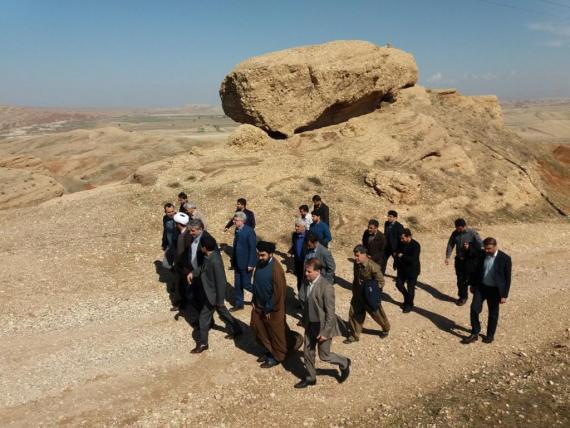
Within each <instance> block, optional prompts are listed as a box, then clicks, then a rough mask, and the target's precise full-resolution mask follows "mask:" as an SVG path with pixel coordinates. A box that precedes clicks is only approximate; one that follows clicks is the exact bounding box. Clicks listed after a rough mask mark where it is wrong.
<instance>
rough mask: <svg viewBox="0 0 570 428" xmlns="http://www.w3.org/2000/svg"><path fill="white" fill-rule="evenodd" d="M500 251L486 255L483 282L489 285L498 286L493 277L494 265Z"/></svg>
mask: <svg viewBox="0 0 570 428" xmlns="http://www.w3.org/2000/svg"><path fill="white" fill-rule="evenodd" d="M497 253H498V251H495V254H493V255H492V256H486V257H485V263H484V265H483V284H484V285H486V286H487V287H496V286H497V284H495V280H494V278H493V266H494V265H495V259H496V258H497Z"/></svg>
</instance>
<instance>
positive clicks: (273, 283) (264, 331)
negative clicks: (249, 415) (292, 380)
mask: <svg viewBox="0 0 570 428" xmlns="http://www.w3.org/2000/svg"><path fill="white" fill-rule="evenodd" d="M274 252H275V244H274V243H272V242H266V241H260V242H258V244H257V259H258V262H257V266H256V268H255V273H254V275H253V310H252V311H251V322H250V325H251V328H252V330H253V332H254V333H255V338H256V340H257V341H258V343H259V344H260V345H261V346H263V347H264V348H265V349H266V353H265V355H262V356H261V357H259V358H258V362H259V363H262V364H261V367H262V368H270V367H274V366H276V365H278V364H279V363H281V362H282V361H283V360H285V356H286V354H287V351H288V350H290V349H292V348H293V347H296V348H299V347H300V346H301V345H302V343H303V340H302V337H301V335H299V334H296V333H293V332H292V331H291V330H290V329H289V327H288V326H287V321H286V319H285V315H286V314H285V293H286V290H287V282H286V280H285V271H284V270H283V267H282V266H281V263H279V262H278V261H277V260H276V259H275V258H274V257H273V253H274Z"/></svg>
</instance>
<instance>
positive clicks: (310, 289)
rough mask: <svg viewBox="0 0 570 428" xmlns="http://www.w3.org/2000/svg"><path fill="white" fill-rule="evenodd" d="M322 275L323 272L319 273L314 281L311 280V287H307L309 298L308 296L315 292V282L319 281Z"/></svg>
mask: <svg viewBox="0 0 570 428" xmlns="http://www.w3.org/2000/svg"><path fill="white" fill-rule="evenodd" d="M320 277H321V274H319V276H317V277H316V278H315V280H314V281H309V287H308V289H307V298H308V297H309V296H310V295H311V293H312V292H313V288H314V286H315V282H317V281H318V280H319V278H320Z"/></svg>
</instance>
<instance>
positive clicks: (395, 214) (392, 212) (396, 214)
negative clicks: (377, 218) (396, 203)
mask: <svg viewBox="0 0 570 428" xmlns="http://www.w3.org/2000/svg"><path fill="white" fill-rule="evenodd" d="M388 215H391V216H392V217H398V211H394V210H390V211H388Z"/></svg>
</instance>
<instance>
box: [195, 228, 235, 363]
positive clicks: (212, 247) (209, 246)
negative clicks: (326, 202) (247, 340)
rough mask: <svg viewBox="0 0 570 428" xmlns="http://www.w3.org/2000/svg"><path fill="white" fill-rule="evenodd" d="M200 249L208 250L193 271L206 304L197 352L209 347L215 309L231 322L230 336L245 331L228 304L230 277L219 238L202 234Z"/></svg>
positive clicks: (197, 287) (197, 286)
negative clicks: (227, 286) (228, 276)
mask: <svg viewBox="0 0 570 428" xmlns="http://www.w3.org/2000/svg"><path fill="white" fill-rule="evenodd" d="M200 251H202V253H203V254H204V260H203V262H202V263H201V264H200V265H199V266H197V267H196V268H195V269H194V270H193V271H192V273H191V274H189V279H190V280H192V287H196V290H195V293H197V295H198V296H199V300H200V303H201V304H202V308H201V309H200V315H199V318H198V324H199V326H200V340H199V341H198V343H197V344H196V347H195V348H194V349H193V350H192V351H191V353H193V354H200V353H202V352H204V351H206V350H207V349H208V332H209V331H210V328H211V325H212V316H213V314H214V311H217V312H218V315H219V316H220V318H221V319H222V320H223V321H224V322H225V323H226V325H229V326H231V330H232V332H231V333H230V334H228V335H227V336H226V338H234V337H236V336H238V335H240V334H241V333H242V330H241V327H240V325H239V323H238V321H237V320H236V319H235V318H234V317H232V316H231V314H230V312H229V311H228V309H227V308H226V306H225V305H224V296H225V293H226V285H227V279H226V273H225V271H224V263H223V260H222V257H221V255H220V252H219V250H218V249H217V245H216V240H215V239H214V238H213V237H212V236H211V235H209V234H206V233H204V234H202V237H201V239H200Z"/></svg>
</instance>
